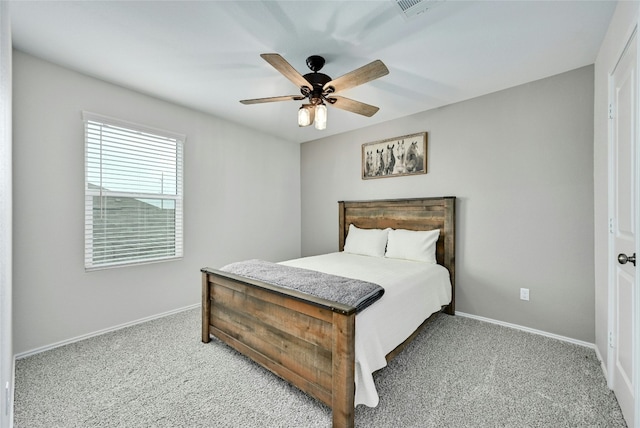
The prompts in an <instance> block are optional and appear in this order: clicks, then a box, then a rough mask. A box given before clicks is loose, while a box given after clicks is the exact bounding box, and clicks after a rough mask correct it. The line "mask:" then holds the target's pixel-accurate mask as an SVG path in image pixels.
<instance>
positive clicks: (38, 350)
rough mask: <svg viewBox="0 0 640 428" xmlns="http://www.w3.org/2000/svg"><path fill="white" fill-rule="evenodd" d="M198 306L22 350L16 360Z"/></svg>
mask: <svg viewBox="0 0 640 428" xmlns="http://www.w3.org/2000/svg"><path fill="white" fill-rule="evenodd" d="M198 307H200V303H196V304H193V305H189V306H185V307H183V308H178V309H173V310H171V311H167V312H163V313H161V314H156V315H151V316H149V317H145V318H140V319H138V320H135V321H130V322H127V323H124V324H120V325H116V326H113V327H109V328H105V329H103V330H98V331H94V332H92V333H87V334H83V335H82V336H77V337H73V338H71V339H67V340H63V341H61V342H56V343H52V344H51V345H46V346H42V347H40V348H36V349H32V350H30V351H26V352H21V353H19V354H16V355H15V360H19V359H21V358H26V357H30V356H31V355H35V354H39V353H41V352H45V351H49V350H51V349H54V348H58V347H60V346H64V345H68V344H70V343H74V342H79V341H81V340H85V339H89V338H91V337H95V336H100V335H102V334H105V333H111V332H112V331H116V330H121V329H123V328H126V327H131V326H134V325H136V324H142V323H145V322H147V321H153V320H156V319H159V318H164V317H168V316H169V315H174V314H177V313H180V312H184V311H188V310H190V309H195V308H198Z"/></svg>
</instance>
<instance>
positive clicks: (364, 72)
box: [324, 59, 389, 92]
mask: <svg viewBox="0 0 640 428" xmlns="http://www.w3.org/2000/svg"><path fill="white" fill-rule="evenodd" d="M387 74H389V69H388V68H387V66H386V65H384V63H383V62H382V61H380V60H379V59H377V60H375V61H373V62H370V63H369V64H367V65H363V66H362V67H360V68H357V69H355V70H353V71H351V72H349V73H347V74H345V75H343V76H340V77H338V78H337V79H333V80H332V81H330V82H328V83H327V84H326V85H324V90H325V91H326V90H327V89H328V88H329V87H333V90H334V92H340V91H344V90H346V89H350V88H353V87H354V86H358V85H362V84H363V83H367V82H370V81H372V80H375V79H377V78H379V77H382V76H386V75H387Z"/></svg>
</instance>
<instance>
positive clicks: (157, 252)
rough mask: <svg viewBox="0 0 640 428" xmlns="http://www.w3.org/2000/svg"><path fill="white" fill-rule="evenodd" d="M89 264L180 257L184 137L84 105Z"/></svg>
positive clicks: (101, 265) (96, 266)
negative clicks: (110, 116) (92, 109)
mask: <svg viewBox="0 0 640 428" xmlns="http://www.w3.org/2000/svg"><path fill="white" fill-rule="evenodd" d="M83 120H84V124H85V128H84V129H85V190H84V191H85V225H84V228H85V231H84V235H85V251H84V254H85V258H84V260H85V268H86V269H87V270H92V269H99V268H105V267H112V266H121V265H128V264H134V263H146V262H152V261H160V260H169V259H176V258H180V257H182V237H183V235H182V151H183V144H184V140H185V137H184V136H182V135H178V134H174V133H171V132H166V131H161V130H157V129H150V128H146V127H143V126H139V125H134V124H131V123H127V122H123V121H119V120H117V119H112V118H108V117H104V116H99V115H96V114H93V113H88V112H83Z"/></svg>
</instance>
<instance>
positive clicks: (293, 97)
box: [240, 95, 305, 104]
mask: <svg viewBox="0 0 640 428" xmlns="http://www.w3.org/2000/svg"><path fill="white" fill-rule="evenodd" d="M304 99H305V97H303V96H302V95H283V96H281V97H269V98H254V99H252V100H240V102H241V103H242V104H260V103H272V102H275V101H300V100H304Z"/></svg>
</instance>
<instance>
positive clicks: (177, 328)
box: [15, 310, 625, 428]
mask: <svg viewBox="0 0 640 428" xmlns="http://www.w3.org/2000/svg"><path fill="white" fill-rule="evenodd" d="M199 315H200V312H199V310H189V311H186V312H183V313H179V314H177V315H173V316H170V317H166V318H163V319H161V320H157V321H153V322H149V323H146V324H142V325H138V326H134V327H130V328H126V329H123V330H120V331H117V332H114V333H109V334H105V335H102V336H99V337H95V338H91V339H88V340H85V341H82V342H78V343H74V344H71V345H67V346H64V347H61V348H57V349H53V350H51V351H47V352H44V353H41V354H37V355H34V356H31V357H28V358H24V359H20V360H18V361H17V362H16V384H15V385H16V390H15V427H16V428H21V427H29V428H37V427H47V428H53V427H82V428H90V427H135V428H139V427H172V428H173V427H329V426H331V414H330V411H329V409H328V408H327V407H325V406H324V405H322V404H320V403H318V402H317V401H315V400H314V399H312V398H310V397H308V396H306V395H305V394H303V393H301V392H299V391H298V390H297V389H295V388H294V387H291V386H290V385H288V384H287V383H285V382H284V381H282V380H280V379H279V378H277V377H276V376H275V375H272V374H271V373H270V372H267V371H266V370H264V369H262V368H261V367H259V366H257V365H256V364H254V363H252V362H250V361H249V360H247V359H246V358H245V357H243V356H241V355H239V354H238V353H236V352H235V351H233V350H232V349H230V348H229V347H227V346H225V345H223V344H221V343H220V342H218V341H215V340H213V341H212V342H211V343H209V344H203V343H201V342H200V337H199V336H200V320H199ZM375 380H376V384H377V386H378V391H379V392H380V397H381V398H380V404H379V405H378V407H376V408H368V407H364V406H358V407H357V408H356V426H358V427H456V428H462V427H514V428H515V427H554V428H556V427H624V426H625V423H624V420H623V418H622V415H621V413H620V408H619V407H618V404H617V402H616V399H615V396H614V395H613V393H612V392H611V391H609V389H608V388H607V386H606V383H605V379H604V376H603V373H602V369H601V368H600V364H599V362H598V361H597V358H596V356H595V353H594V351H593V350H591V349H588V348H584V347H581V346H577V345H572V344H567V343H564V342H560V341H556V340H553V339H548V338H545V337H541V336H537V335H533V334H529V333H524V332H521V331H517V330H513V329H509V328H506V327H501V326H497V325H493V324H488V323H484V322H481V321H476V320H472V319H468V318H462V317H451V316H448V315H439V316H438V318H437V319H436V320H435V321H434V322H432V323H431V324H430V325H429V326H428V327H427V329H425V330H424V331H422V333H421V334H420V335H419V336H418V337H417V338H416V340H415V341H414V342H412V344H411V345H410V346H409V347H408V348H407V349H405V351H404V352H403V353H402V354H400V355H399V356H398V357H397V358H396V359H395V360H394V361H392V362H391V364H390V365H389V366H388V367H386V368H385V369H383V370H381V371H379V372H378V373H377V374H376V376H375Z"/></svg>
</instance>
